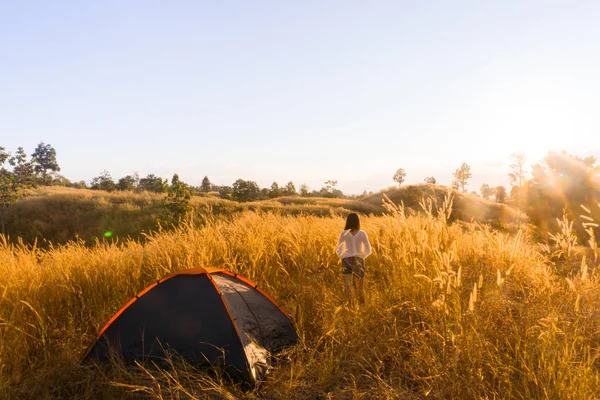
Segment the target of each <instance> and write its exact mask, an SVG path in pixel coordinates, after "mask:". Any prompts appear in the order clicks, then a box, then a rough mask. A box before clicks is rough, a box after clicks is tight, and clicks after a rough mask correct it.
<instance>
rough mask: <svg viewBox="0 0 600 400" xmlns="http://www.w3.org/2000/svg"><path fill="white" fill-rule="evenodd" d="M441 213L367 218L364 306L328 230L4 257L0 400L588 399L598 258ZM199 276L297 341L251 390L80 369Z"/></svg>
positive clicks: (291, 228) (180, 375)
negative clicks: (236, 284)
mask: <svg viewBox="0 0 600 400" xmlns="http://www.w3.org/2000/svg"><path fill="white" fill-rule="evenodd" d="M149 201H152V199H150V200H149ZM438 206H439V207H440V210H439V212H438V211H437V209H438V207H437V206H435V207H434V206H432V205H431V206H430V207H428V206H425V207H424V208H425V209H426V210H428V211H427V212H424V213H422V214H419V215H413V216H408V215H406V214H407V213H406V212H405V210H403V209H402V208H401V207H396V206H392V205H388V213H386V214H385V215H376V216H369V217H363V219H362V225H363V229H365V230H366V231H367V233H368V234H369V237H370V240H371V243H372V245H373V254H372V256H370V257H369V258H368V259H367V263H366V264H367V269H368V270H367V276H366V282H365V284H366V289H367V297H366V302H365V304H362V305H358V304H354V303H351V304H346V303H345V302H344V299H343V293H342V282H341V277H340V265H339V261H338V260H337V258H336V255H335V251H334V245H335V241H336V239H337V236H338V234H339V231H340V229H341V228H342V227H343V222H344V221H343V217H342V216H337V215H334V216H328V217H324V216H321V217H317V216H314V215H281V214H277V213H266V212H260V213H256V212H253V211H241V212H240V213H237V214H235V215H234V216H233V217H231V218H218V217H217V216H208V217H206V219H205V220H203V221H202V224H201V225H200V226H191V225H184V226H181V227H179V228H178V229H176V230H173V231H162V232H161V231H158V232H155V233H151V234H149V235H148V237H147V238H146V239H145V240H144V242H143V243H142V242H139V241H135V240H128V241H124V240H122V241H120V242H118V243H102V242H97V243H96V244H95V245H93V246H87V245H85V244H84V243H83V242H79V243H77V242H71V243H69V244H67V245H62V246H50V247H47V248H40V247H32V246H27V245H18V244H10V243H8V242H6V241H0V293H1V297H0V318H1V319H0V397H1V398H7V399H57V398H61V399H62V398H74V399H115V398H125V399H127V398H130V399H138V398H150V399H170V398H177V399H196V398H207V397H208V398H250V399H252V398H273V399H287V398H296V399H315V398H323V399H325V398H334V399H351V398H364V399H369V398H398V399H424V398H434V399H450V398H459V399H506V398H515V399H594V398H598V397H599V396H600V391H599V387H600V361H599V355H600V283H599V281H598V276H597V267H598V264H599V260H598V255H599V254H598V250H597V248H595V246H593V245H592V246H588V247H582V246H579V245H574V243H573V240H572V239H571V238H570V233H569V231H568V226H566V227H565V231H564V232H563V233H560V234H558V235H557V236H555V238H556V240H555V241H554V242H552V243H548V244H547V245H544V244H542V245H540V244H538V243H536V242H535V241H534V240H533V239H532V236H531V233H530V232H529V231H527V230H526V229H525V228H523V229H522V230H519V231H517V232H516V233H510V234H509V233H506V232H502V231H496V230H494V229H493V228H491V227H490V226H488V225H482V224H478V223H464V222H461V223H454V224H450V223H448V218H449V215H450V210H451V206H452V205H451V202H450V201H447V202H446V203H445V204H444V205H442V204H439V205H438ZM434 209H435V210H436V211H435V212H434ZM196 266H221V267H224V268H227V269H230V270H232V271H235V272H238V273H240V274H243V275H245V276H247V277H248V278H250V279H251V280H253V281H255V282H257V283H258V284H259V285H260V286H261V287H263V288H264V289H265V290H266V291H267V292H269V293H270V294H271V295H272V296H273V297H275V299H277V300H278V301H279V302H280V303H281V304H282V305H283V306H284V307H285V308H286V309H287V310H289V311H290V313H291V314H292V319H293V321H294V323H295V325H296V327H297V329H298V332H299V335H300V338H301V341H300V343H299V345H298V346H296V347H295V348H292V349H290V350H289V351H288V352H287V353H286V354H284V355H283V356H282V359H281V360H280V362H279V363H278V365H277V366H276V367H275V368H274V369H273V370H272V371H271V372H270V374H269V375H268V377H267V380H266V381H265V382H264V383H263V384H262V385H260V386H259V387H257V388H255V389H253V390H243V389H242V388H240V387H238V386H235V385H233V384H231V383H229V382H228V381H226V380H223V379H221V378H219V376H214V375H207V374H205V373H204V372H202V371H195V370H194V369H193V368H191V367H190V366H186V365H181V364H175V365H174V367H173V368H169V369H156V368H150V367H139V368H133V369H126V368H124V367H122V366H118V365H114V366H112V367H111V368H106V369H104V370H96V369H92V368H89V367H82V366H79V364H78V362H79V359H80V357H81V355H82V352H83V351H84V350H85V349H86V347H87V346H88V345H89V344H90V343H92V342H93V341H94V340H95V338H96V335H97V333H98V331H99V329H100V328H101V327H102V326H103V325H104V324H105V323H106V321H107V320H108V319H109V318H110V317H111V316H112V315H113V314H114V313H115V312H116V311H118V310H119V308H120V307H121V306H122V305H123V304H124V303H126V302H127V301H128V300H129V299H130V298H131V297H133V296H134V294H135V293H137V292H138V291H140V290H141V289H143V288H144V287H146V286H147V285H148V284H150V283H151V282H153V281H155V280H157V279H158V278H160V277H163V276H164V275H166V274H168V273H169V272H172V271H176V270H179V269H183V268H190V267H196Z"/></svg>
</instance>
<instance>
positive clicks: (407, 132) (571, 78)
mask: <svg viewBox="0 0 600 400" xmlns="http://www.w3.org/2000/svg"><path fill="white" fill-rule="evenodd" d="M598 21H600V2H598V1H552V0H544V1H526V0H519V1H511V0H506V1H458V0H448V1H400V0H394V1H376V0H374V1H351V0H345V1H335V0H331V1H310V0H308V1H287V0H286V1H281V0H278V1H260V0H257V1H227V0H225V1H218V2H215V1H201V0H193V1H191V0H190V1H184V0H175V1H169V2H167V1H153V0H144V1H142V0H140V1H133V0H131V1H130V0H119V1H112V0H103V1H86V0H77V1H69V0H61V1H28V0H23V1H11V0H0V146H3V147H5V148H7V149H8V150H11V151H13V152H14V151H15V150H16V149H17V147H19V146H22V147H24V148H25V150H26V151H27V152H28V153H31V152H32V151H33V149H34V148H35V147H36V145H37V144H38V143H40V142H45V143H50V144H51V145H52V146H53V147H54V148H55V149H56V152H57V159H58V162H59V164H60V166H61V173H62V174H63V175H64V176H66V177H67V178H68V179H70V180H73V181H79V180H86V181H88V182H89V181H90V180H91V178H92V177H94V176H97V175H99V174H100V173H101V172H102V171H103V170H107V171H109V172H110V174H111V175H112V176H113V178H115V180H116V179H118V178H119V177H122V176H125V175H127V174H131V173H133V172H138V173H139V174H140V175H142V176H145V175H147V174H150V173H153V174H157V175H159V176H162V177H165V178H170V177H171V176H172V175H173V174H174V173H178V174H179V176H180V177H181V179H182V180H183V181H184V182H187V183H189V184H192V185H199V184H200V182H201V180H202V178H203V177H204V176H205V175H207V176H208V177H209V178H210V180H211V181H212V182H213V183H215V184H221V185H231V184H232V183H233V182H234V181H235V180H236V179H238V178H241V179H245V180H253V181H256V182H257V183H258V184H259V185H260V186H261V187H265V186H270V184H271V183H272V182H273V181H277V182H279V184H280V185H281V184H285V183H286V182H288V181H292V182H294V183H295V184H296V186H297V187H298V186H299V185H300V184H302V183H305V184H308V186H309V187H310V188H311V189H319V188H320V187H321V186H323V182H324V181H326V180H337V182H338V187H339V188H340V189H341V190H342V191H344V192H345V193H361V192H362V191H363V190H367V191H377V190H379V189H382V188H386V187H389V186H391V185H394V182H393V181H392V176H393V175H394V172H395V171H396V170H397V169H398V168H404V169H405V171H406V173H407V177H406V183H407V184H411V183H421V182H423V179H424V178H425V177H427V176H434V177H435V178H436V179H437V180H438V182H439V183H442V184H450V182H451V180H452V173H453V172H454V170H455V169H457V168H458V167H459V166H460V165H461V164H462V163H463V162H466V163H468V164H469V165H471V172H472V174H473V178H472V180H471V181H470V185H469V186H468V189H469V190H479V187H480V186H481V184H482V183H484V182H485V183H489V184H490V185H500V184H503V185H507V184H508V177H507V174H508V172H509V167H508V165H509V163H510V161H509V156H510V155H511V154H512V153H517V152H520V153H524V154H525V155H526V156H527V159H528V164H532V163H534V162H537V161H539V160H540V159H541V158H542V157H543V156H544V155H545V154H546V153H547V152H548V150H561V149H564V150H567V151H568V152H570V153H573V154H576V155H581V156H588V155H595V156H597V157H599V158H600V135H599V133H600V112H599V111H598V104H600V73H599V71H600V23H598Z"/></svg>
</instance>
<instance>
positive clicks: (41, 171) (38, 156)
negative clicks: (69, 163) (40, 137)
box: [31, 142, 60, 185]
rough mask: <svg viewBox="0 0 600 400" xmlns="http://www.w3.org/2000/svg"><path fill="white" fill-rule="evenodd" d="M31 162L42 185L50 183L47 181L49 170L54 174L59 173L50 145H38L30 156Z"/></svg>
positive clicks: (54, 152)
mask: <svg viewBox="0 0 600 400" xmlns="http://www.w3.org/2000/svg"><path fill="white" fill-rule="evenodd" d="M31 161H32V163H33V169H34V171H35V173H36V176H37V177H38V178H39V179H40V180H41V182H42V184H44V185H47V184H49V183H50V182H49V181H48V171H49V170H50V171H54V172H57V171H60V167H59V166H58V162H57V161H56V150H54V148H53V147H52V146H51V145H50V144H44V142H41V143H40V144H38V146H37V147H36V149H35V150H34V152H33V154H31Z"/></svg>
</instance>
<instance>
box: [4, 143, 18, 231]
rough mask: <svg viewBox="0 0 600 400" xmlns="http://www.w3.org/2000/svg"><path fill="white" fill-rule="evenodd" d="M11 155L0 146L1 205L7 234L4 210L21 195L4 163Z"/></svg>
mask: <svg viewBox="0 0 600 400" xmlns="http://www.w3.org/2000/svg"><path fill="white" fill-rule="evenodd" d="M9 157H10V153H8V152H7V151H5V149H4V147H0V205H1V206H2V234H3V235H6V227H5V222H4V210H5V209H6V208H7V207H9V206H11V205H12V204H14V203H15V202H16V201H17V199H18V197H19V190H18V189H19V187H18V185H17V184H16V182H15V177H14V174H13V173H12V172H10V171H9V170H7V169H6V168H4V163H5V162H6V160H8V159H9Z"/></svg>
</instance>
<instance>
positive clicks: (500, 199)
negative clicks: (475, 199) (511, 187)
mask: <svg viewBox="0 0 600 400" xmlns="http://www.w3.org/2000/svg"><path fill="white" fill-rule="evenodd" d="M495 189H496V190H495V192H496V203H504V202H506V188H505V187H504V186H496V188H495Z"/></svg>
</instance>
